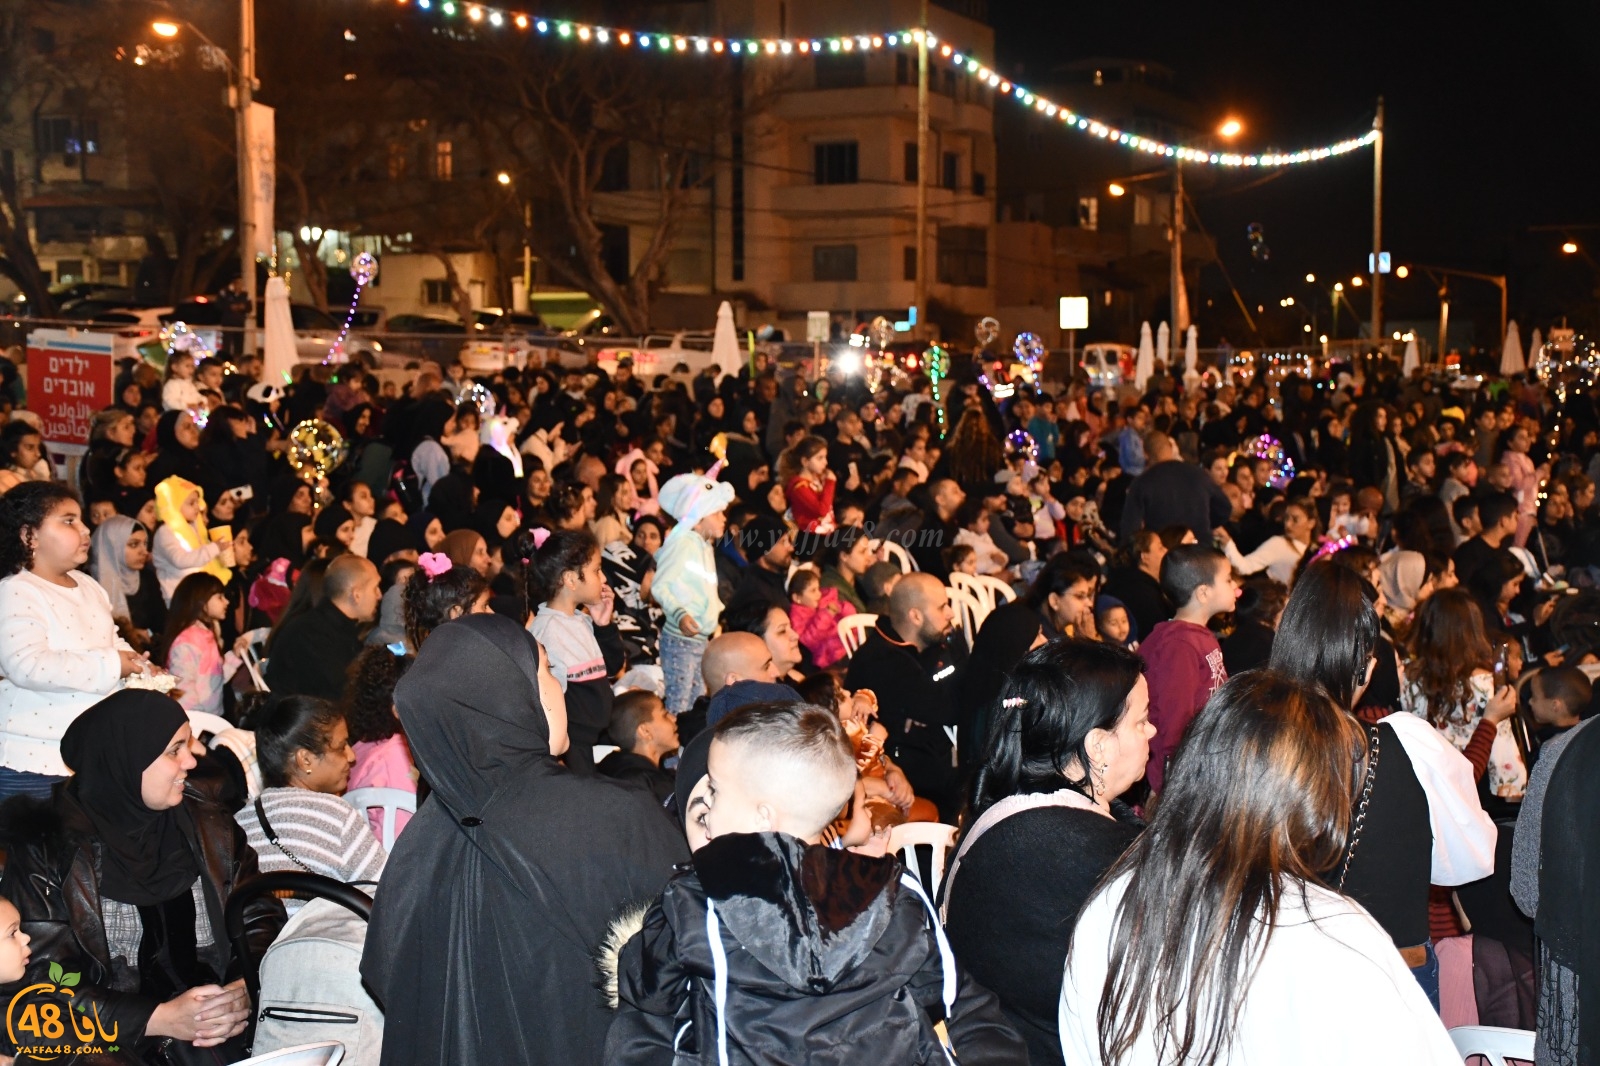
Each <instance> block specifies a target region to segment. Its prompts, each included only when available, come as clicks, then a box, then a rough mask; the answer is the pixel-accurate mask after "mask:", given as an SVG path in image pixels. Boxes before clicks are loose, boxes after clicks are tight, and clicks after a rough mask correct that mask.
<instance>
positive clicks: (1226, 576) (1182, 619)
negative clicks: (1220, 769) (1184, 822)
mask: <svg viewBox="0 0 1600 1066" xmlns="http://www.w3.org/2000/svg"><path fill="white" fill-rule="evenodd" d="M1161 590H1162V591H1163V592H1165V593H1166V594H1167V597H1168V598H1169V599H1170V600H1171V601H1172V602H1173V603H1176V604H1178V605H1179V606H1178V610H1177V612H1176V613H1175V615H1174V616H1173V619H1172V621H1170V622H1162V623H1161V624H1160V625H1158V626H1156V627H1155V628H1154V629H1152V630H1151V631H1150V636H1149V637H1147V638H1146V639H1145V641H1144V643H1143V644H1141V645H1139V654H1140V655H1141V656H1143V657H1144V662H1145V679H1146V681H1148V682H1149V685H1150V724H1151V725H1153V726H1155V727H1156V735H1155V739H1154V740H1152V741H1150V763H1149V765H1148V767H1147V768H1146V770H1145V776H1146V777H1147V778H1148V779H1149V781H1150V790H1151V791H1152V792H1160V791H1161V786H1162V781H1163V779H1164V775H1165V773H1166V769H1167V760H1168V759H1170V758H1171V757H1172V753H1173V752H1174V751H1177V750H1178V744H1179V742H1180V741H1182V740H1183V731H1184V730H1185V729H1187V728H1188V727H1189V722H1190V720H1191V719H1193V718H1194V716H1195V715H1196V714H1197V713H1199V711H1200V708H1201V707H1203V706H1205V702H1206V699H1207V698H1208V697H1209V696H1210V695H1211V694H1212V693H1213V692H1215V691H1216V690H1217V689H1219V688H1221V687H1222V683H1223V682H1224V681H1226V680H1228V671H1227V669H1226V668H1225V667H1224V666H1223V665H1222V647H1221V645H1219V644H1218V643H1217V638H1216V637H1215V636H1214V635H1213V634H1212V632H1211V630H1209V629H1207V628H1206V623H1207V622H1209V621H1211V619H1212V618H1214V617H1216V616H1217V615H1219V614H1226V613H1227V612H1229V611H1231V610H1233V604H1234V601H1235V600H1237V599H1238V598H1239V586H1238V584H1237V583H1236V582H1235V581H1234V580H1233V567H1232V566H1230V565H1229V564H1228V560H1227V558H1226V557H1225V556H1224V555H1223V554H1222V553H1221V552H1219V551H1217V550H1216V549H1214V548H1207V547H1204V546H1202V545H1199V544H1185V545H1182V546H1180V547H1177V548H1173V549H1172V550H1171V551H1170V552H1168V553H1167V555H1166V557H1165V558H1164V559H1162V560H1161Z"/></svg>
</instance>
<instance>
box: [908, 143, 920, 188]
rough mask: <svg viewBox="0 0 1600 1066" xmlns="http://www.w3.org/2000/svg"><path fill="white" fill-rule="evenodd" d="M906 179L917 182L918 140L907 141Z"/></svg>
mask: <svg viewBox="0 0 1600 1066" xmlns="http://www.w3.org/2000/svg"><path fill="white" fill-rule="evenodd" d="M905 171H906V180H907V181H909V182H913V183H915V182H916V180H917V142H916V141H907V142H906V154H905Z"/></svg>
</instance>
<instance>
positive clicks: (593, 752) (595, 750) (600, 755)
mask: <svg viewBox="0 0 1600 1066" xmlns="http://www.w3.org/2000/svg"><path fill="white" fill-rule="evenodd" d="M621 750H622V748H620V747H619V746H617V745H616V744H596V745H594V746H593V747H592V748H590V749H589V754H590V756H591V757H592V758H593V759H594V764H595V765H596V766H599V765H600V763H601V761H602V760H604V759H605V757H606V756H607V755H610V754H611V753H612V752H614V751H621Z"/></svg>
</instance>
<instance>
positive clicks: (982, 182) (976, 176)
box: [972, 170, 989, 196]
mask: <svg viewBox="0 0 1600 1066" xmlns="http://www.w3.org/2000/svg"><path fill="white" fill-rule="evenodd" d="M988 194H989V176H988V175H987V174H982V173H980V172H978V171H976V170H974V171H973V172H972V195H974V196H987V195H988Z"/></svg>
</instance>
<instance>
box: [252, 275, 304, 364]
mask: <svg viewBox="0 0 1600 1066" xmlns="http://www.w3.org/2000/svg"><path fill="white" fill-rule="evenodd" d="M263 300H264V301H265V303H264V304H263V307H262V317H263V319H264V321H265V337H264V339H263V341H262V347H263V348H264V352H263V355H262V359H261V365H262V373H261V380H262V381H264V382H267V383H268V384H271V385H278V386H280V387H281V386H282V385H284V384H286V383H288V381H289V372H290V371H292V370H293V369H294V365H295V363H296V362H298V361H299V360H297V359H296V358H295V349H294V317H293V316H292V315H290V314H289V287H288V286H287V285H285V284H284V283H283V278H282V277H281V276H280V275H277V274H274V275H273V276H272V277H270V278H268V279H267V289H266V294H265V295H264V296H263Z"/></svg>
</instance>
